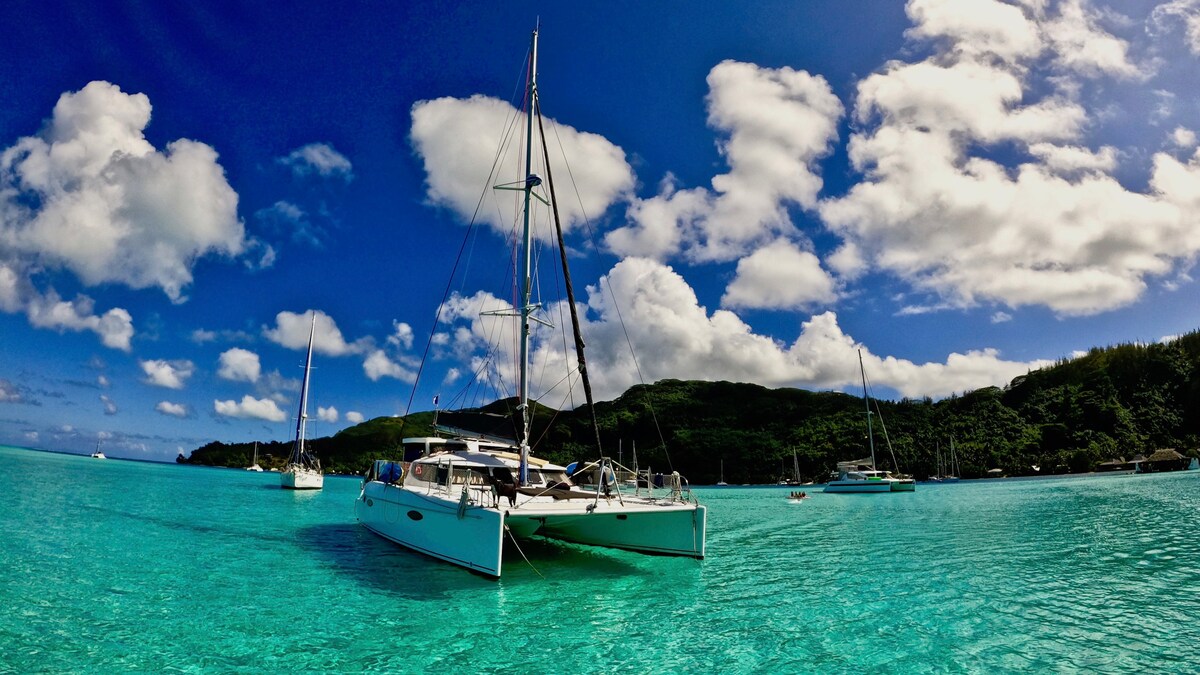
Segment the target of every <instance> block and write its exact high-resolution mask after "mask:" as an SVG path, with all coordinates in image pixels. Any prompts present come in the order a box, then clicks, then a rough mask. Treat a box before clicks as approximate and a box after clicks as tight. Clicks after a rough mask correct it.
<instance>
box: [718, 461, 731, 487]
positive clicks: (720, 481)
mask: <svg viewBox="0 0 1200 675" xmlns="http://www.w3.org/2000/svg"><path fill="white" fill-rule="evenodd" d="M717 485H729V483H726V482H725V460H721V480H719V481H717Z"/></svg>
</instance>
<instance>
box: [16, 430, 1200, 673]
mask: <svg viewBox="0 0 1200 675" xmlns="http://www.w3.org/2000/svg"><path fill="white" fill-rule="evenodd" d="M278 481H279V478H278V474H271V473H266V474H259V473H251V472H247V471H237V470H222V469H206V468H200V467H188V466H175V465H155V464H145V463H137V462H124V461H116V460H108V461H101V460H93V459H90V458H88V457H74V456H66V455H54V454H49V453H40V452H33V451H27V450H18V449H12V448H4V447H0V514H2V516H3V517H2V518H0V671H12V672H29V671H90V672H111V671H130V670H135V671H158V672H162V671H174V672H180V671H182V672H196V671H222V672H224V671H241V672H247V671H249V672H254V671H280V670H308V671H313V670H316V671H364V670H367V671H391V672H499V671H506V672H521V673H526V672H528V673H561V672H639V673H657V672H672V673H676V672H723V673H724V672H770V673H790V672H809V671H820V672H862V671H872V672H905V673H908V672H938V673H945V672H981V673H983V672H987V673H990V672H1000V671H1059V672H1064V671H1065V672H1074V671H1087V672H1133V671H1140V670H1149V671H1155V672H1196V669H1197V665H1196V664H1197V659H1198V658H1200V646H1198V645H1200V623H1198V620H1200V544H1198V543H1197V533H1198V532H1200V527H1197V522H1198V518H1197V514H1198V513H1200V473H1197V472H1191V473H1176V474H1164V475H1155V476H1099V477H1089V478H1069V479H1043V480H1035V481H996V482H970V481H968V482H963V483H959V484H956V485H921V486H920V487H919V488H918V491H917V492H916V493H913V494H894V495H825V494H821V493H819V492H815V493H812V494H813V497H812V498H811V499H809V500H807V501H804V502H800V503H792V502H789V501H788V500H787V499H786V495H787V493H788V491H789V490H791V489H794V488H709V489H699V490H698V493H699V494H700V496H701V499H702V500H703V502H704V503H705V504H707V505H708V507H709V532H708V554H709V558H708V559H707V560H704V561H694V560H683V559H673V558H656V557H647V556H641V555H637V554H633V553H624V552H620V551H604V550H597V549H589V548H586V547H579V546H572V545H564V544H556V543H549V542H547V543H530V544H527V545H526V546H525V547H524V553H525V555H526V556H528V557H529V559H530V561H531V563H532V566H533V567H531V566H530V565H529V564H526V563H525V562H524V561H523V560H522V559H521V555H520V553H519V552H516V551H510V552H509V553H508V554H506V558H505V570H504V578H502V579H500V580H499V581H491V580H487V579H484V578H481V577H477V576H474V575H471V574H470V573H467V572H465V571H463V570H460V569H458V568H456V567H453V566H450V565H447V564H444V563H439V562H435V561H432V560H429V559H427V558H423V557H421V556H419V555H416V554H413V553H409V552H407V551H405V550H403V549H401V548H399V547H397V546H395V545H392V544H390V543H388V542H385V541H383V540H381V539H379V538H377V537H375V536H374V535H371V534H370V533H368V532H366V531H364V530H363V529H362V528H361V527H359V526H358V525H357V524H356V523H355V521H354V515H353V500H354V498H355V497H356V495H357V492H358V481H357V480H356V479H351V478H336V477H330V478H327V479H326V483H325V489H324V490H323V491H321V492H315V493H314V492H309V493H303V492H301V493H295V492H285V491H282V490H280V489H279V487H278V485H279V482H278ZM534 567H536V571H535V570H534V569H533V568H534ZM539 573H540V576H539ZM543 577H544V578H543Z"/></svg>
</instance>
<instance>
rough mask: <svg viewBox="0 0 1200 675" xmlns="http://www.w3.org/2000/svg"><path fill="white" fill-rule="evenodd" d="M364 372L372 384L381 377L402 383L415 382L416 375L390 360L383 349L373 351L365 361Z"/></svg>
mask: <svg viewBox="0 0 1200 675" xmlns="http://www.w3.org/2000/svg"><path fill="white" fill-rule="evenodd" d="M363 372H364V373H366V375H367V377H368V378H370V379H371V381H372V382H377V381H378V380H379V378H381V377H392V378H395V379H397V380H400V381H401V382H409V383H411V382H415V381H416V379H417V375H416V373H414V372H412V371H411V370H409V369H407V368H405V367H404V366H402V365H400V364H399V363H396V362H395V361H393V360H391V359H390V358H388V355H387V354H386V353H385V352H384V351H383V350H382V349H375V350H372V351H371V352H370V353H369V354H367V358H366V359H365V360H364V361H363Z"/></svg>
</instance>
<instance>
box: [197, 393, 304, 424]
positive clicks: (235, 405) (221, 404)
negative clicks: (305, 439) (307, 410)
mask: <svg viewBox="0 0 1200 675" xmlns="http://www.w3.org/2000/svg"><path fill="white" fill-rule="evenodd" d="M213 410H214V411H215V412H216V413H217V414H218V415H224V416H225V417H236V418H238V419H256V420H266V421H268V422H282V421H283V420H285V419H287V415H285V414H284V412H283V411H282V410H280V409H279V405H277V404H276V403H275V401H272V400H271V399H269V398H263V399H258V398H254V397H253V396H250V395H249V394H247V395H245V396H243V397H242V400H241V402H240V403H239V402H237V401H232V400H230V401H217V400H214V401H213Z"/></svg>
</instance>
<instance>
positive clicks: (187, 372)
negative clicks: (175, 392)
mask: <svg viewBox="0 0 1200 675" xmlns="http://www.w3.org/2000/svg"><path fill="white" fill-rule="evenodd" d="M138 365H140V366H141V367H142V372H144V373H145V374H146V379H145V380H144V382H145V383H146V384H152V385H154V386H156V387H166V388H167V389H183V384H184V382H185V381H186V380H187V379H188V378H189V377H191V376H192V374H193V373H194V372H196V366H195V365H194V364H193V363H192V362H191V361H187V360H179V361H165V360H162V359H156V360H150V361H138Z"/></svg>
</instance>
